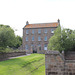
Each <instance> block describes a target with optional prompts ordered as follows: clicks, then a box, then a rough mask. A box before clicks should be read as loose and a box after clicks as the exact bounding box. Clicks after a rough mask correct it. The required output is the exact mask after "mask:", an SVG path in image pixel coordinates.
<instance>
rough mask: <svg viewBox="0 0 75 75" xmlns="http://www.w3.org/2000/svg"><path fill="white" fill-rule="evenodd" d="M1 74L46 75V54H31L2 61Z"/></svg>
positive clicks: (0, 64)
mask: <svg viewBox="0 0 75 75" xmlns="http://www.w3.org/2000/svg"><path fill="white" fill-rule="evenodd" d="M0 75H45V55H44V54H31V55H29V56H24V57H18V58H14V59H10V60H6V61H1V62H0Z"/></svg>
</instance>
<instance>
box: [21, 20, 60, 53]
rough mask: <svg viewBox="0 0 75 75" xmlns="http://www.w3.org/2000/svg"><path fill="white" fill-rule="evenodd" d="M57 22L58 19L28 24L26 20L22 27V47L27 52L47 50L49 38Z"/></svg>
mask: <svg viewBox="0 0 75 75" xmlns="http://www.w3.org/2000/svg"><path fill="white" fill-rule="evenodd" d="M59 23H60V20H59V19H58V21H57V22H52V23H37V24H29V22H28V21H27V22H26V25H25V26H24V28H23V43H22V46H21V47H22V49H23V50H26V51H27V52H28V53H33V52H37V51H38V50H39V51H43V50H47V45H48V42H49V39H50V38H51V36H53V34H54V30H55V29H56V28H57V27H58V25H59Z"/></svg>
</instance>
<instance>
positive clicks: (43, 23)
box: [32, 22, 58, 24]
mask: <svg viewBox="0 0 75 75" xmlns="http://www.w3.org/2000/svg"><path fill="white" fill-rule="evenodd" d="M51 23H58V22H50V23H32V24H51Z"/></svg>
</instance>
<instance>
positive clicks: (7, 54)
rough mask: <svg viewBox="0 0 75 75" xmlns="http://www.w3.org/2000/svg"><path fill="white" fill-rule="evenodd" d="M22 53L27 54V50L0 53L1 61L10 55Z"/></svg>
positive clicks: (14, 55)
mask: <svg viewBox="0 0 75 75" xmlns="http://www.w3.org/2000/svg"><path fill="white" fill-rule="evenodd" d="M21 55H26V52H25V51H23V52H11V53H0V61H2V60H7V59H8V58H9V57H16V56H21Z"/></svg>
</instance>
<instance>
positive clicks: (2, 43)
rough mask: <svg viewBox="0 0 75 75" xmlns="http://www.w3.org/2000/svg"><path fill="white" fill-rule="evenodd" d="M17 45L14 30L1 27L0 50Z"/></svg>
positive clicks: (4, 26)
mask: <svg viewBox="0 0 75 75" xmlns="http://www.w3.org/2000/svg"><path fill="white" fill-rule="evenodd" d="M14 43H15V34H14V30H13V29H12V28H11V27H10V26H8V25H0V48H2V49H4V48H6V47H7V46H9V47H10V46H12V45H14Z"/></svg>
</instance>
